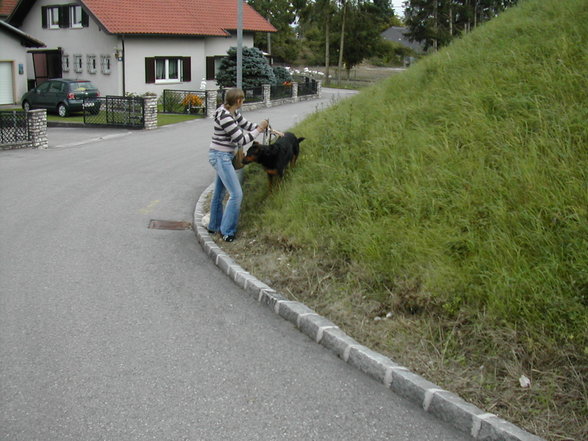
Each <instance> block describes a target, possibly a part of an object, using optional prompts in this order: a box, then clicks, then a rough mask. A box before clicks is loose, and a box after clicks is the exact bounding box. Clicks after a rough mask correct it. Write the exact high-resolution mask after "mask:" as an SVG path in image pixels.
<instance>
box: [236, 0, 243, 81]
mask: <svg viewBox="0 0 588 441" xmlns="http://www.w3.org/2000/svg"><path fill="white" fill-rule="evenodd" d="M237 87H238V88H239V89H242V88H243V0H237Z"/></svg>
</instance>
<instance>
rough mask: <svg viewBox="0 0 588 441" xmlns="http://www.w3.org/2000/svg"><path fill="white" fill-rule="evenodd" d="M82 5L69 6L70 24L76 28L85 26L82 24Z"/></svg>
mask: <svg viewBox="0 0 588 441" xmlns="http://www.w3.org/2000/svg"><path fill="white" fill-rule="evenodd" d="M82 15H83V14H82V7H81V6H80V5H70V7H69V22H70V23H69V25H70V27H72V28H74V29H81V28H83V27H84V26H83V24H82Z"/></svg>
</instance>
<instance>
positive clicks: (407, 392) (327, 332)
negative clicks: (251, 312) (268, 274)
mask: <svg viewBox="0 0 588 441" xmlns="http://www.w3.org/2000/svg"><path fill="white" fill-rule="evenodd" d="M213 189H214V184H211V185H210V186H209V187H208V188H207V189H206V190H204V192H203V193H202V195H201V196H200V198H199V199H198V202H197V203H196V208H195V210H194V232H195V234H196V237H197V238H198V242H200V244H201V245H202V247H203V249H204V251H205V252H206V254H207V255H208V256H210V257H211V258H212V259H213V260H214V261H215V263H216V265H217V266H218V267H219V268H220V269H221V270H222V271H223V272H224V273H225V274H227V275H228V276H229V277H230V278H231V279H233V281H235V283H236V284H237V285H239V286H241V287H242V288H243V289H244V290H245V292H246V293H247V294H249V295H251V296H252V297H253V298H255V299H256V300H257V301H259V302H260V303H262V304H264V305H266V306H268V307H269V308H270V309H271V310H272V311H274V312H275V313H276V314H278V315H280V316H281V317H283V318H284V319H286V320H288V321H289V322H291V323H292V324H294V325H295V326H296V327H297V328H298V329H299V330H300V331H301V332H302V333H304V334H305V335H307V336H308V337H309V338H311V339H312V340H314V341H315V342H316V343H319V344H321V345H322V346H324V347H325V348H327V349H329V350H331V351H333V352H334V353H335V354H336V355H337V356H338V357H339V358H341V359H342V360H344V361H345V362H346V363H349V364H350V365H351V366H354V367H355V368H357V369H359V370H360V371H361V372H363V373H365V374H367V375H369V376H371V377H372V378H374V379H376V380H377V381H379V382H380V383H383V384H384V385H385V386H386V387H389V388H390V389H391V390H392V391H393V392H394V393H396V394H398V395H400V396H402V397H404V398H406V399H407V400H409V401H411V402H413V403H415V404H417V405H420V406H422V408H423V409H424V410H425V411H426V412H428V413H430V414H432V415H434V416H435V417H437V418H439V419H440V420H442V421H445V422H447V423H449V424H450V425H451V426H453V427H455V428H456V429H457V430H459V431H461V432H463V433H466V434H469V435H470V436H471V437H472V438H473V439H475V440H480V441H545V440H544V439H543V438H541V437H538V436H536V435H533V434H531V433H529V432H526V431H524V430H523V429H521V428H519V427H517V426H515V425H514V424H512V423H509V422H508V421H505V420H504V419H502V418H499V417H497V416H496V415H494V414H491V413H487V412H485V411H483V410H481V409H479V408H478V407H476V406H474V405H473V404H470V403H467V402H466V401H465V400H463V399H462V398H460V397H459V396H457V395H455V394H454V393H451V392H449V391H446V390H444V389H441V388H440V387H438V386H437V385H435V384H433V383H431V382H430V381H427V380H425V379H424V378H422V377H421V376H419V375H417V374H415V373H413V372H410V371H409V370H408V369H407V368H406V367H403V366H400V365H398V364H397V363H394V362H393V361H392V360H391V359H389V358H388V357H386V356H384V355H382V354H380V353H378V352H375V351H373V350H371V349H369V348H368V347H366V346H363V345H361V344H360V343H358V342H357V341H355V340H354V339H353V338H351V337H349V336H348V335H347V334H345V333H344V332H343V331H342V330H341V329H340V328H339V327H338V326H337V325H336V324H334V323H333V322H331V321H330V320H328V319H326V318H324V317H322V316H320V315H319V314H317V313H316V312H315V311H313V310H312V309H310V308H309V307H308V306H306V305H304V304H303V303H300V302H297V301H293V300H288V299H286V298H285V297H284V296H282V295H281V294H279V293H278V292H276V291H275V290H273V289H272V288H271V287H269V286H268V285H266V284H265V283H263V282H261V281H259V280H257V279H256V278H255V277H254V276H253V275H251V274H250V273H248V272H247V271H245V270H244V269H243V268H241V267H240V266H239V265H238V264H237V263H235V261H234V260H233V259H232V258H231V257H230V256H229V255H228V254H227V253H225V252H224V251H223V250H222V249H221V248H220V247H219V246H218V245H217V244H216V243H215V242H214V240H212V238H211V237H210V235H209V234H208V231H207V230H206V228H204V227H203V226H202V218H203V216H204V207H203V205H204V200H205V199H206V196H207V195H208V194H209V193H211V192H212V191H213Z"/></svg>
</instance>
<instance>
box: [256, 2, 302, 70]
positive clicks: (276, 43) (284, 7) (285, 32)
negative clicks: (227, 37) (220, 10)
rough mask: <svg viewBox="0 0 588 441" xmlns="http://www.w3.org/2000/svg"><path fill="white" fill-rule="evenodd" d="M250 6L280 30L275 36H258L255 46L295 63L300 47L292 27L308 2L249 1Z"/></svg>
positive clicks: (278, 57) (269, 34)
mask: <svg viewBox="0 0 588 441" xmlns="http://www.w3.org/2000/svg"><path fill="white" fill-rule="evenodd" d="M248 4H249V5H250V6H252V7H253V8H254V9H255V10H256V11H257V12H259V13H260V14H261V15H262V16H263V17H265V19H266V20H267V21H269V22H270V23H271V24H272V25H274V27H275V28H276V29H277V30H278V32H277V33H275V34H271V33H267V35H263V34H256V35H255V40H254V41H255V46H256V47H259V48H261V49H263V50H266V51H267V52H268V53H270V54H271V55H272V56H273V57H274V58H275V59H278V60H283V61H286V62H294V61H295V60H296V58H297V56H298V52H299V47H300V45H299V44H298V42H297V38H296V33H295V30H294V28H293V26H292V25H293V24H294V23H295V22H296V19H297V16H298V12H299V10H300V9H302V8H304V7H305V4H306V0H295V1H290V0H249V2H248Z"/></svg>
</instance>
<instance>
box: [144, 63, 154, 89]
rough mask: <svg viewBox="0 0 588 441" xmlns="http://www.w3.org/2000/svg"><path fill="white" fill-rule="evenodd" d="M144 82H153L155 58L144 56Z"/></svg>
mask: <svg viewBox="0 0 588 441" xmlns="http://www.w3.org/2000/svg"><path fill="white" fill-rule="evenodd" d="M145 82H146V83H155V58H153V57H151V58H145Z"/></svg>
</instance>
